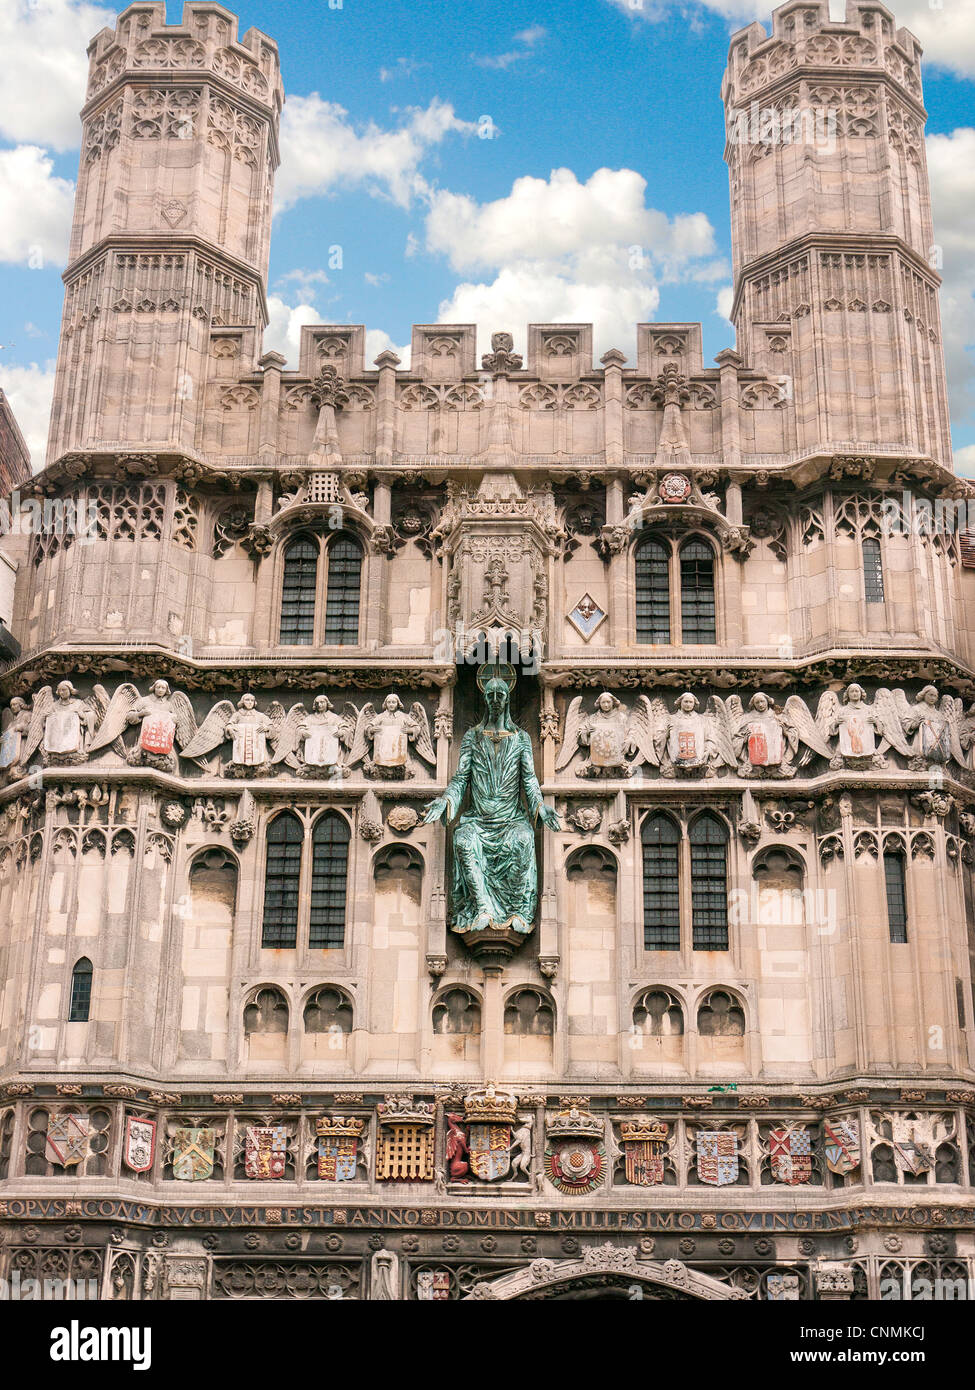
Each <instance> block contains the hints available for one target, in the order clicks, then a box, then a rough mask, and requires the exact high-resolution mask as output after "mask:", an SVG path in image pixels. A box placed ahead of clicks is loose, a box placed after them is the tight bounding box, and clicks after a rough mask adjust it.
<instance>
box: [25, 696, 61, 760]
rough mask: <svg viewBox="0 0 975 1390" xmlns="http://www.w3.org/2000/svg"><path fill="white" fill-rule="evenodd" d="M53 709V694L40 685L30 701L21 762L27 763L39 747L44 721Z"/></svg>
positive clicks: (42, 735)
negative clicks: (28, 722) (27, 727)
mask: <svg viewBox="0 0 975 1390" xmlns="http://www.w3.org/2000/svg"><path fill="white" fill-rule="evenodd" d="M53 708H54V692H53V691H52V689H51V687H50V686H49V685H42V686H41V688H40V690H38V692H37V694H36V695H35V696H34V698H33V700H32V701H31V707H30V728H29V729H28V731H27V739H26V741H25V743H24V751H23V753H22V754H21V759H20V760H21V762H23V763H29V762H30V760H31V758H32V757H33V756H34V754H35V753H36V752H37V750H38V748H39V747H40V746H41V739H42V738H43V737H44V720H45V719H46V718H47V716H48V715H49V714H50V713H51V710H52V709H53Z"/></svg>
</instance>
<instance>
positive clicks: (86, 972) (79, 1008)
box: [68, 956, 94, 1023]
mask: <svg viewBox="0 0 975 1390" xmlns="http://www.w3.org/2000/svg"><path fill="white" fill-rule="evenodd" d="M93 974H94V971H93V969H92V964H91V961H90V960H89V959H88V957H87V956H82V957H81V959H80V960H79V961H78V963H77V965H76V966H75V968H74V970H72V972H71V1003H70V1006H69V1008H68V1022H69V1023H87V1022H88V1014H89V1012H90V1010H91V981H92V976H93Z"/></svg>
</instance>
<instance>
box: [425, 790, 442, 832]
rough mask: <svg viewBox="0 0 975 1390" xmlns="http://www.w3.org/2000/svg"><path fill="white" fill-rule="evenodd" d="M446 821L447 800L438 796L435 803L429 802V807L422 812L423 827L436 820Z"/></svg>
mask: <svg viewBox="0 0 975 1390" xmlns="http://www.w3.org/2000/svg"><path fill="white" fill-rule="evenodd" d="M446 819H447V798H446V797H445V796H438V797H437V799H436V800H435V801H431V802H430V805H429V806H428V807H427V808H426V810H425V811H424V813H423V823H424V825H429V824H430V823H431V822H432V821H437V820H443V821H446Z"/></svg>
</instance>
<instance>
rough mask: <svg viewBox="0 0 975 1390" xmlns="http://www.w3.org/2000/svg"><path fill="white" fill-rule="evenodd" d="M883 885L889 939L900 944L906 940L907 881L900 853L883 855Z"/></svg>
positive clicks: (902, 857)
mask: <svg viewBox="0 0 975 1390" xmlns="http://www.w3.org/2000/svg"><path fill="white" fill-rule="evenodd" d="M884 887H885V888H886V890H887V925H888V927H889V928H890V939H891V941H893V942H896V943H898V944H900V943H903V942H905V941H906V940H907V882H906V877H905V874H904V856H903V855H902V854H896V853H889V854H885V855H884Z"/></svg>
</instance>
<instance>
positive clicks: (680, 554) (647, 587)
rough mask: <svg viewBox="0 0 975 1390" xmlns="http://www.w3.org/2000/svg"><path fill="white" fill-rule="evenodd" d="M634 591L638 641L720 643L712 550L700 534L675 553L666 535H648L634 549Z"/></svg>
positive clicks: (652, 643)
mask: <svg viewBox="0 0 975 1390" xmlns="http://www.w3.org/2000/svg"><path fill="white" fill-rule="evenodd" d="M634 587H635V590H636V640H637V642H639V643H642V644H646V645H648V646H668V645H670V644H671V643H673V644H675V645H676V644H683V645H684V646H691V645H693V646H709V645H712V644H713V643H715V642H716V641H717V640H718V639H717V617H716V608H715V585H714V550H713V548H712V547H711V545H710V544H709V543H708V542H707V541H706V540H704V539H702V538H701V537H700V536H690V537H688V539H687V540H685V541H684V542H683V543H682V544H681V545H680V547H679V548H677V549H675V548H674V545H673V543H672V542H671V541H670V540H669V539H667V538H665V537H661V536H654V535H649V536H645V537H644V538H643V539H642V540H640V541H639V543H638V544H637V547H636V550H635V551H634ZM675 634H679V636H677V635H675Z"/></svg>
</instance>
